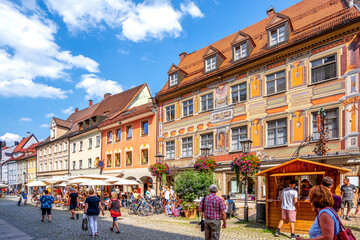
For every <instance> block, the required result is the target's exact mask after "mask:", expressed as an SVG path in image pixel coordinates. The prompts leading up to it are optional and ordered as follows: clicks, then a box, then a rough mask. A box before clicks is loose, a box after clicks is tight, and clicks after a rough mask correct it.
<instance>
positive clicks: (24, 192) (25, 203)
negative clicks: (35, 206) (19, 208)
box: [21, 191, 27, 205]
mask: <svg viewBox="0 0 360 240" xmlns="http://www.w3.org/2000/svg"><path fill="white" fill-rule="evenodd" d="M21 196H22V198H23V199H24V205H27V193H26V191H23V192H22V193H21Z"/></svg>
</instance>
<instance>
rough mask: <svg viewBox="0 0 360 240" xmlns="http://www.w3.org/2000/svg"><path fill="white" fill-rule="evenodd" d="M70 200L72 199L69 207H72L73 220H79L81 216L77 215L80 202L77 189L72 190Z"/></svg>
mask: <svg viewBox="0 0 360 240" xmlns="http://www.w3.org/2000/svg"><path fill="white" fill-rule="evenodd" d="M69 198H70V201H69V203H70V204H69V205H70V212H71V219H75V216H76V219H79V214H78V213H76V208H77V206H78V202H79V195H78V194H77V192H76V191H75V189H71V190H70V195H69Z"/></svg>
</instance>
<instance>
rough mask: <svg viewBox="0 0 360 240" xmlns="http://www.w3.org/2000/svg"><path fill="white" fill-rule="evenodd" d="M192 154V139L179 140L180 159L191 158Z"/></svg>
mask: <svg viewBox="0 0 360 240" xmlns="http://www.w3.org/2000/svg"><path fill="white" fill-rule="evenodd" d="M190 139H191V141H189V140H190ZM185 140H186V141H185ZM184 141H185V142H184ZM190 153H191V154H190ZM193 154H194V144H193V137H185V138H182V139H181V156H182V157H192V156H193Z"/></svg>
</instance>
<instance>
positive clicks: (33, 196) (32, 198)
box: [31, 194, 40, 204]
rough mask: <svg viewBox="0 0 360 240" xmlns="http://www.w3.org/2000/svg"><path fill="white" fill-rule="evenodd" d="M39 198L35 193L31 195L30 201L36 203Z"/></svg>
mask: <svg viewBox="0 0 360 240" xmlns="http://www.w3.org/2000/svg"><path fill="white" fill-rule="evenodd" d="M39 200H40V199H39V198H38V197H37V195H36V194H35V195H32V196H31V203H33V204H37V203H38V202H39Z"/></svg>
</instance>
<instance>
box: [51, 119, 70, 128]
mask: <svg viewBox="0 0 360 240" xmlns="http://www.w3.org/2000/svg"><path fill="white" fill-rule="evenodd" d="M53 119H54V121H55V123H56V125H57V126H60V127H64V128H67V129H70V128H71V126H72V125H73V124H72V123H71V122H68V121H65V120H62V119H60V118H56V117H53Z"/></svg>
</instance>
